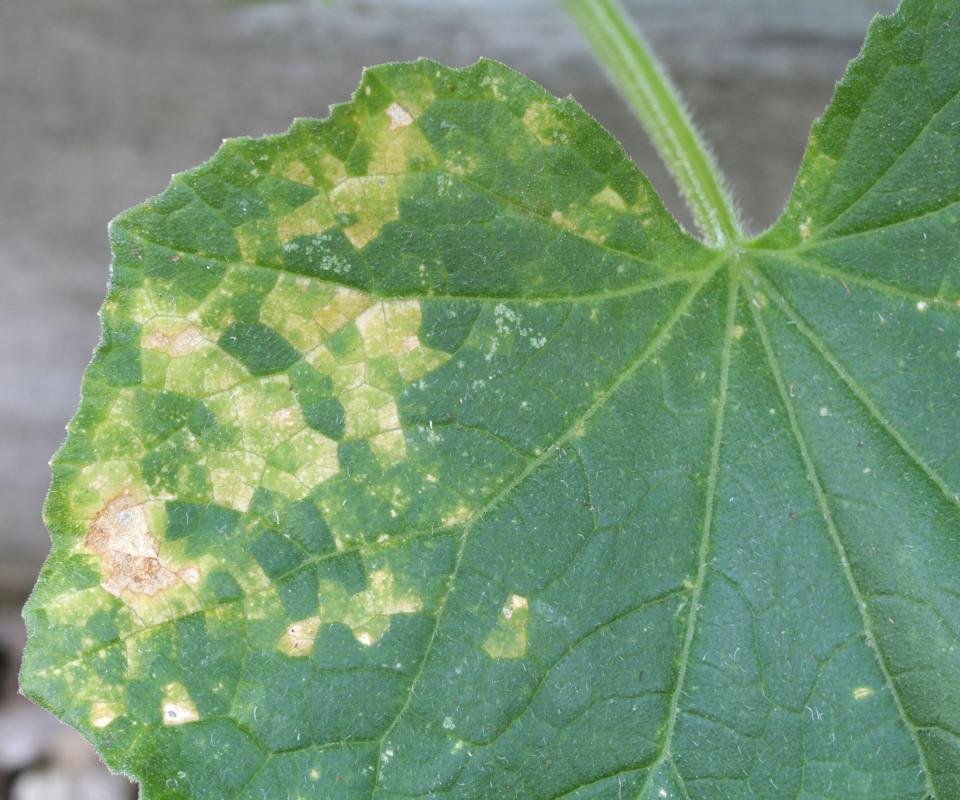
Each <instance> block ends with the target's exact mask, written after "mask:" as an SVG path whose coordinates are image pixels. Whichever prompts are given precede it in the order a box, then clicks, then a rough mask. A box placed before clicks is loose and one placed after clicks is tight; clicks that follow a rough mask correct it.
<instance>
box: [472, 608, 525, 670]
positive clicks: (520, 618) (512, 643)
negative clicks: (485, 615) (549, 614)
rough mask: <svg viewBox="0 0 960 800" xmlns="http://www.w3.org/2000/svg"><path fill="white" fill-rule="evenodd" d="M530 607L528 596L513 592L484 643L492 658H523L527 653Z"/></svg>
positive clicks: (487, 652)
mask: <svg viewBox="0 0 960 800" xmlns="http://www.w3.org/2000/svg"><path fill="white" fill-rule="evenodd" d="M529 624H530V609H529V604H528V603H527V598H526V597H521V596H520V595H518V594H512V595H510V597H508V598H507V602H506V603H504V604H503V608H501V609H500V616H499V617H498V618H497V623H496V625H494V626H493V630H491V631H490V633H489V634H488V636H487V638H486V640H485V641H484V643H483V649H484V651H485V652H486V654H487V655H488V656H490V658H523V657H524V656H525V655H526V654H527V629H528V627H529Z"/></svg>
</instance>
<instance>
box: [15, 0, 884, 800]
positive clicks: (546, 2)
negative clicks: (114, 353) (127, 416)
mask: <svg viewBox="0 0 960 800" xmlns="http://www.w3.org/2000/svg"><path fill="white" fill-rule="evenodd" d="M627 5H628V7H629V8H630V10H631V11H632V12H633V13H634V15H635V18H636V19H637V20H638V21H639V22H640V24H641V25H642V26H643V28H644V30H645V32H646V33H647V36H648V38H649V39H650V40H651V41H652V43H653V45H654V48H655V50H656V51H657V52H658V53H659V54H660V56H661V57H662V59H663V60H664V61H665V62H666V63H667V65H668V67H669V68H670V69H671V71H672V74H673V76H674V78H675V80H676V82H677V83H678V84H679V85H680V88H681V90H682V91H683V93H684V95H685V97H686V99H687V101H688V104H689V105H690V107H691V109H692V110H693V113H694V116H695V118H696V120H697V122H698V123H699V126H700V127H701V129H702V130H703V131H704V132H705V134H706V136H707V138H708V139H709V141H710V142H711V143H712V144H713V147H714V149H715V151H716V154H717V157H718V159H719V161H720V163H721V166H722V168H723V169H724V170H725V172H726V174H727V177H728V178H729V180H730V183H731V184H732V189H733V191H734V194H735V196H736V198H737V200H738V203H739V205H740V207H741V208H742V210H743V215H744V218H745V219H746V221H747V224H748V227H749V228H750V229H751V230H753V231H760V230H762V229H763V228H764V227H765V226H767V225H768V224H770V223H771V222H772V221H773V220H774V218H775V217H776V216H777V214H778V213H779V211H780V209H781V208H782V207H783V204H784V201H785V199H786V196H787V194H788V192H789V189H790V186H791V183H792V180H793V177H794V175H795V172H796V168H797V165H798V163H799V161H800V158H801V156H802V154H803V147H804V143H805V141H806V135H807V129H808V128H809V125H810V123H811V121H812V120H813V119H814V118H815V117H816V116H817V115H819V114H820V112H821V111H822V110H823V108H824V106H825V104H826V103H827V101H828V100H829V98H830V95H831V93H832V90H833V84H834V81H836V80H837V79H838V78H839V77H840V75H841V74H842V72H843V68H844V65H845V64H846V62H847V60H848V59H849V58H851V57H852V56H854V55H855V54H856V53H857V51H858V49H859V47H860V44H861V42H862V39H863V34H864V32H865V30H866V26H867V23H868V21H869V20H870V18H871V17H872V16H873V15H874V14H875V13H877V12H889V11H891V10H892V9H893V7H894V5H895V2H894V0H669V2H668V1H667V0H632V1H629V0H628V2H627ZM418 56H428V57H431V58H435V59H437V60H439V61H442V62H445V63H447V64H451V65H456V66H460V65H463V64H467V63H470V62H472V61H474V60H475V59H476V58H478V57H479V56H489V57H492V58H496V59H498V60H500V61H503V62H505V63H506V64H508V65H510V66H512V67H514V68H516V69H519V70H521V71H522V72H525V73H526V74H527V75H529V76H531V77H532V78H534V79H535V80H537V81H539V82H540V83H542V84H544V85H545V86H546V87H547V88H548V89H550V90H551V91H553V92H554V93H556V94H558V95H565V94H568V93H570V94H573V95H574V96H575V97H576V98H577V99H578V100H579V101H580V102H581V103H582V104H583V105H584V106H585V107H586V108H587V110H588V111H590V112H592V113H593V114H594V115H595V116H596V117H597V118H598V119H599V120H600V121H601V122H602V123H603V124H604V125H606V126H607V127H608V128H609V129H610V130H611V131H612V132H613V133H614V134H615V135H616V136H617V137H618V138H619V139H620V141H621V142H622V143H623V144H624V146H625V147H626V149H627V151H628V152H629V153H630V154H631V155H632V156H633V157H634V158H635V159H636V161H637V162H638V164H639V165H640V167H641V169H643V170H644V171H645V172H646V173H647V174H648V175H649V176H650V177H651V179H652V180H653V182H654V184H655V186H657V188H658V189H659V190H660V192H661V194H662V195H663V196H664V197H665V199H666V201H667V203H668V205H670V206H671V208H673V209H674V210H675V211H676V212H677V213H678V215H679V216H680V218H681V219H682V220H683V221H684V222H685V223H686V222H687V221H688V220H689V217H688V216H687V215H686V214H685V213H684V211H683V209H682V208H681V207H680V204H679V203H678V201H677V196H676V193H675V192H674V191H673V189H672V186H671V185H670V182H669V180H668V179H667V177H666V175H665V173H664V170H663V169H662V168H661V166H660V164H659V163H658V161H657V159H656V156H655V155H654V154H653V152H652V151H651V149H650V148H649V146H648V145H647V143H646V141H645V139H644V136H643V133H642V131H641V130H640V129H639V127H638V126H637V124H636V123H635V122H634V121H633V120H632V119H631V117H630V115H629V113H628V112H627V110H626V108H625V107H624V106H623V104H622V103H621V102H620V100H619V99H618V97H617V96H616V95H615V93H614V91H613V90H612V88H611V87H610V86H609V85H608V84H607V82H606V80H605V78H604V76H603V74H602V73H601V72H600V70H599V69H598V68H597V67H596V66H595V64H594V63H593V61H592V59H591V56H590V54H589V52H588V51H587V50H586V49H585V47H584V45H583V43H582V42H581V41H580V39H579V38H578V35H577V33H576V31H575V29H574V28H573V26H572V25H571V24H570V22H569V21H568V20H567V19H566V17H565V16H564V14H563V13H562V12H561V11H560V10H559V8H558V6H557V5H556V3H555V2H554V0H473V1H472V2H471V1H470V0H397V1H396V2H374V1H373V0H338V1H337V2H335V3H332V4H329V3H321V2H310V0H289V1H288V2H258V3H246V4H237V3H233V4H231V3H230V2H228V0H163V2H157V0H0V277H2V290H0V509H2V514H0V646H2V651H0V681H2V684H0V686H2V695H0V798H6V797H14V798H17V800H27V799H28V798H29V800H58V799H59V798H64V799H66V798H70V799H71V800H80V799H81V798H84V799H85V798H90V800H112V798H120V797H129V796H131V794H130V792H131V787H129V785H128V784H126V782H125V781H123V779H117V778H111V777H110V776H108V775H106V773H105V772H102V771H101V770H100V768H99V767H98V766H97V763H96V760H95V758H94V757H93V756H92V755H91V753H90V751H89V749H87V748H86V746H85V745H84V744H83V742H82V741H79V737H77V736H76V735H75V734H72V732H70V731H68V730H67V729H66V728H63V727H62V726H60V725H59V724H58V723H56V722H55V721H54V720H53V718H52V717H50V716H49V715H47V714H45V713H44V712H41V711H40V710H39V709H35V708H34V707H33V706H31V705H30V704H28V703H27V702H26V701H24V700H23V699H22V698H18V697H17V696H16V669H17V665H18V659H19V649H20V647H21V644H22V638H23V633H22V623H21V621H20V617H19V610H20V606H21V605H22V603H23V601H24V599H25V598H26V596H27V594H28V592H29V591H30V587H31V585H32V584H33V581H34V579H35V577H36V573H37V570H38V569H39V567H40V564H41V562H42V560H43V558H44V556H45V555H46V552H47V549H48V538H47V534H46V531H45V530H44V528H43V524H42V522H41V520H40V507H41V503H42V501H43V496H44V493H45V492H46V488H47V482H48V470H47V461H48V459H49V458H50V456H51V454H52V453H53V451H54V450H55V449H56V447H57V446H58V445H59V443H60V441H61V438H62V436H63V426H64V424H65V422H66V421H67V419H68V418H69V417H70V416H71V415H72V414H73V411H74V409H75V407H76V405H77V400H78V397H77V389H78V386H79V382H80V376H81V373H82V371H83V369H84V367H85V365H86V363H87V361H88V360H89V357H90V353H91V351H92V349H93V347H94V345H95V343H96V341H97V336H98V327H99V323H98V320H97V316H96V311H97V308H98V306H99V305H100V302H101V300H102V298H103V293H104V287H105V282H106V280H107V265H108V263H109V249H108V242H107V235H106V224H107V221H108V220H109V219H110V218H112V217H113V216H114V215H116V214H117V213H118V212H120V211H122V210H123V209H125V208H127V207H129V206H131V205H134V204H136V203H138V202H140V201H142V200H143V199H144V198H146V197H148V196H150V195H153V194H157V193H158V192H160V191H162V190H163V188H164V187H165V185H166V182H167V180H168V179H169V176H170V174H171V173H172V172H178V171H180V170H183V169H187V168H189V167H192V166H195V165H197V164H199V163H200V162H202V161H204V160H206V159H207V158H208V157H209V156H210V155H212V154H213V152H214V150H215V149H216V148H217V146H218V144H219V143H220V140H221V139H223V138H224V137H228V136H238V135H261V134H264V133H275V132H279V131H282V130H284V129H285V128H286V127H287V126H288V125H289V123H290V121H291V119H292V118H293V117H297V116H317V117H322V116H325V115H326V112H327V106H328V105H329V104H330V103H334V102H339V101H343V100H346V99H347V98H348V97H349V95H350V93H351V92H352V91H353V89H354V88H355V86H356V84H357V82H358V80H359V76H360V70H361V68H362V67H363V66H364V65H367V64H376V63H379V62H382V61H390V60H403V59H413V58H417V57H418Z"/></svg>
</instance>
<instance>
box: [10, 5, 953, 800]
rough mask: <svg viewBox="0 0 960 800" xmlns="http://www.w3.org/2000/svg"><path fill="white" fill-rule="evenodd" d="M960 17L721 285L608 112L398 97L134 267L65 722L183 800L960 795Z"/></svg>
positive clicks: (51, 681)
mask: <svg viewBox="0 0 960 800" xmlns="http://www.w3.org/2000/svg"><path fill="white" fill-rule="evenodd" d="M958 91H960V3H958V2H957V1H956V0H908V1H907V2H906V3H905V5H904V7H903V8H902V9H901V11H900V12H899V13H898V15H896V16H893V17H890V18H885V19H880V20H878V21H877V22H876V23H874V25H873V27H872V28H871V31H870V35H869V37H868V41H867V44H866V46H865V50H864V53H863V55H862V56H861V57H860V58H859V59H858V60H857V61H855V62H854V63H853V64H852V65H851V68H850V70H849V71H848V74H847V76H846V77H845V78H844V81H843V82H842V83H841V84H840V86H839V87H838V90H837V95H836V97H835V99H834V101H833V103H832V105H831V106H830V108H829V109H828V111H827V113H826V114H825V116H824V117H823V118H822V119H821V120H820V121H819V122H818V123H817V124H816V125H815V126H814V129H813V132H812V136H811V142H810V146H809V148H808V152H807V155H806V157H805V160H804V163H803V166H802V168H801V171H800V177H799V179H798V182H797V185H796V188H795V190H794V193H793V196H792V199H791V200H790V203H789V205H788V208H787V210H786V212H785V213H784V216H783V217H782V219H781V220H780V222H778V223H777V225H775V226H774V228H773V229H772V230H771V231H769V232H768V233H767V234H765V235H764V236H762V237H761V238H759V239H757V240H753V241H750V242H742V243H738V244H737V245H736V246H734V247H731V248H729V249H726V250H723V251H712V250H709V249H708V248H706V247H704V246H703V245H701V244H699V243H698V242H697V241H695V240H694V239H692V238H691V237H690V236H688V235H687V234H686V233H684V232H683V231H682V230H681V229H680V228H679V226H678V225H677V224H676V223H675V222H674V220H673V219H672V218H671V217H670V215H669V214H668V213H667V212H666V211H665V209H664V208H663V206H662V204H661V202H660V200H659V199H658V198H657V196H656V194H655V193H654V192H653V190H652V188H651V187H650V185H649V184H648V182H647V181H646V179H645V178H643V177H642V176H641V175H640V174H639V173H638V171H637V170H636V168H635V167H634V166H633V164H632V163H631V162H630V161H629V160H628V159H627V157H626V156H625V154H624V153H623V151H622V150H621V148H620V147H619V145H617V144H616V142H614V141H613V139H612V138H611V137H610V136H609V135H608V134H606V133H605V132H604V131H603V130H602V129H601V128H600V127H599V126H598V125H597V123H596V122H594V121H593V120H592V119H590V118H589V117H588V116H587V115H586V114H585V113H584V112H583V111H582V110H581V109H580V107H579V106H578V105H577V104H576V103H574V102H573V101H572V100H556V99H555V98H553V97H552V96H550V95H548V94H547V93H545V92H544V91H543V90H542V89H540V88H539V87H537V86H536V85H535V84H533V83H531V82H530V81H528V80H527V79H525V78H523V77H522V76H520V75H518V74H516V73H514V72H511V71H510V70H508V69H506V68H505V67H502V66H500V65H497V64H494V63H491V62H480V63H478V64H476V65H474V66H472V67H468V68H466V69H462V70H452V69H447V68H445V67H442V66H439V65H437V64H435V63H432V62H427V61H419V62H416V63H413V64H397V65H388V66H384V67H380V68H377V69H373V70H369V71H367V72H366V73H365V75H364V78H363V81H362V83H361V85H360V88H359V90H358V91H357V93H356V95H355V97H354V99H353V100H352V101H351V102H350V103H348V104H345V105H342V106H339V107H336V108H335V109H334V110H333V112H332V114H331V116H330V118H329V119H328V120H325V121H322V122H318V121H310V120H302V121H298V122H297V123H295V124H294V126H293V127H292V128H291V129H290V131H288V132H287V133H286V134H284V135H282V136H276V137H269V138H266V139H260V140H247V139H243V140H233V141H229V142H227V143H226V144H224V146H223V147H222V148H221V150H220V151H219V152H218V153H217V155H216V156H215V157H214V158H213V159H212V160H211V161H210V162H209V163H207V164H206V165H204V166H202V167H200V168H198V169H196V170H194V171H191V172H187V173H184V174H182V175H179V176H177V177H175V178H174V180H173V182H172V184H171V185H170V187H169V188H168V189H167V191H166V192H164V194H162V195H160V196H159V197H157V198H154V199H153V200H150V201H148V202H147V203H146V204H144V205H142V206H139V207H137V208H135V209H133V210H131V211H129V212H127V213H126V214H124V215H122V216H121V217H119V218H118V219H117V220H116V221H115V222H114V223H113V226H112V228H111V237H112V242H113V248H114V262H113V272H112V282H111V285H110V291H109V295H108V297H107V300H106V303H105V305H104V308H103V314H102V316H103V325H104V335H103V342H102V344H101V346H100V347H99V349H98V350H97V353H96V355H95V357H94V360H93V362H92V364H91V365H90V367H89V369H88V371H87V373H86V376H85V378H84V385H83V401H82V404H81V407H80V410H79V412H78V413H77V416H76V417H75V418H74V420H73V421H72V422H71V423H70V427H69V435H68V438H67V441H66V443H65V444H64V446H63V448H62V449H61V451H60V452H59V453H58V455H57V456H56V458H55V460H54V462H53V473H54V480H53V487H52V489H51V493H50V497H49V500H48V504H47V508H46V518H47V522H48V525H49V527H50V530H51V532H52V534H53V551H52V554H51V556H50V559H49V561H48V562H47V564H46V566H45V567H44V570H43V573H42V575H41V578H40V581H39V583H38V585H37V589H36V592H35V594H34V596H33V598H32V599H31V601H30V603H29V605H28V607H27V610H26V616H27V621H28V626H29V632H30V643H29V647H28V650H27V653H26V657H25V663H24V668H23V673H22V683H23V686H24V689H25V691H26V692H27V693H28V694H29V696H31V697H32V698H34V699H36V700H37V701H38V702H40V703H42V704H43V705H45V706H47V707H49V708H51V709H53V710H54V711H55V712H56V713H58V714H59V715H60V716H61V717H62V718H63V719H64V720H66V721H67V722H69V723H70V724H71V725H74V726H75V727H77V728H78V729H79V730H80V731H82V732H83V733H84V735H86V736H87V737H89V738H90V739H92V740H93V741H94V742H95V743H96V745H97V747H98V748H99V750H100V752H101V754H102V755H103V757H104V759H105V760H106V761H107V763H108V764H109V765H110V766H111V767H113V768H115V769H118V770H122V771H125V772H127V773H128V774H130V775H132V776H133V777H135V778H136V779H137V780H139V781H140V782H141V786H142V797H144V798H150V799H151V800H159V799H160V798H164V799H165V800H166V798H171V799H172V798H184V799H186V798H198V799H199V798H240V799H241V800H257V799H259V798H271V799H272V798H330V799H331V800H341V799H342V800H361V798H362V799H363V800H370V799H371V798H378V799H379V798H383V799H386V798H392V799H395V800H405V799H407V798H411V799H412V798H424V797H429V798H451V800H453V798H463V799H466V798H471V799H475V800H480V799H482V798H531V799H533V798H535V799H536V800H555V799H558V798H576V800H599V799H600V798H604V799H606V798H610V800H614V798H616V800H621V799H622V798H635V800H659V798H677V797H682V798H696V799H697V800H701V799H702V800H712V799H714V798H716V800H720V798H805V799H806V800H812V798H843V799H844V800H846V799H847V798H864V799H865V800H866V799H869V800H880V799H881V798H889V800H905V799H906V798H918V799H919V798H926V797H932V798H939V799H940V800H951V798H958V797H960V649H958V644H960V639H958V637H960V509H958V503H957V492H958V491H960V458H958V444H960V439H958V436H957V423H958V414H957V408H958V402H960V228H958V219H960V95H958Z"/></svg>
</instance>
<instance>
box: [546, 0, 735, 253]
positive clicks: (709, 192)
mask: <svg viewBox="0 0 960 800" xmlns="http://www.w3.org/2000/svg"><path fill="white" fill-rule="evenodd" d="M562 2H563V4H564V6H565V7H566V9H567V11H568V12H569V13H570V16H571V17H573V19H574V21H575V22H576V23H577V25H578V26H579V27H580V30H581V31H582V32H583V34H584V36H585V37H586V39H587V41H588V42H589V44H590V46H591V48H592V49H593V53H594V55H595V56H596V58H597V60H598V61H600V63H601V64H602V65H603V66H604V68H605V69H606V71H607V74H608V75H609V77H610V79H611V80H612V81H613V83H614V85H615V86H616V87H617V89H619V91H620V93H621V94H622V95H623V97H624V99H626V101H627V104H628V105H629V106H630V108H631V109H632V110H633V113H634V114H635V115H636V117H637V119H638V120H639V121H640V124H641V125H642V126H643V127H644V129H645V130H646V132H647V135H649V136H650V139H651V140H652V141H653V145H654V147H656V149H657V152H658V154H659V155H660V158H661V159H662V160H663V163H664V164H665V165H666V167H667V169H668V170H669V171H670V174H671V175H672V176H673V179H674V181H676V184H677V186H678V187H679V189H680V193H681V194H682V195H683V198H684V199H685V200H686V202H687V205H688V206H689V208H690V211H691V213H692V214H693V218H694V221H695V222H696V224H697V227H698V228H699V229H700V231H701V233H702V234H703V236H704V238H705V240H706V242H707V243H708V244H710V245H713V246H715V247H720V248H723V247H726V246H728V245H730V244H734V243H736V242H739V241H742V240H743V238H744V233H743V229H742V227H741V225H740V220H739V218H738V216H737V212H736V209H735V208H734V205H733V202H732V200H731V198H730V195H729V193H728V192H727V189H726V186H725V184H724V180H723V177H722V175H721V174H720V170H719V169H718V167H717V164H716V162H715V161H714V158H713V156H712V155H711V153H710V151H709V150H708V149H707V147H706V146H705V144H704V142H703V140H702V139H701V138H700V135H699V133H698V132H697V129H696V128H695V127H694V125H693V121H692V120H691V118H690V114H689V113H688V112H687V110H686V107H685V106H684V104H683V101H682V100H681V98H680V95H679V92H678V91H677V89H676V87H675V86H674V85H673V82H672V81H671V80H670V77H669V76H668V75H667V72H666V70H665V69H664V67H663V65H662V64H661V63H660V62H659V61H658V60H657V58H656V56H654V54H653V52H652V51H651V50H650V47H649V46H648V45H647V43H646V41H645V40H644V38H643V35H642V34H641V33H640V31H639V30H638V29H637V28H636V27H635V26H634V25H633V24H631V22H630V20H629V19H628V17H627V15H626V12H625V11H624V10H623V8H622V7H621V5H620V3H619V2H618V0H562Z"/></svg>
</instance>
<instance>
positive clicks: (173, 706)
mask: <svg viewBox="0 0 960 800" xmlns="http://www.w3.org/2000/svg"><path fill="white" fill-rule="evenodd" d="M163 692H164V696H163V701H162V702H161V704H160V713H161V715H162V717H163V724H164V725H186V724H187V723H188V722H196V721H197V720H198V719H200V714H199V713H198V712H197V707H196V706H195V705H194V704H193V700H192V699H191V698H190V693H189V692H188V691H187V689H186V687H185V686H184V685H183V684H182V683H168V684H167V685H166V686H164V687H163Z"/></svg>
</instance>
